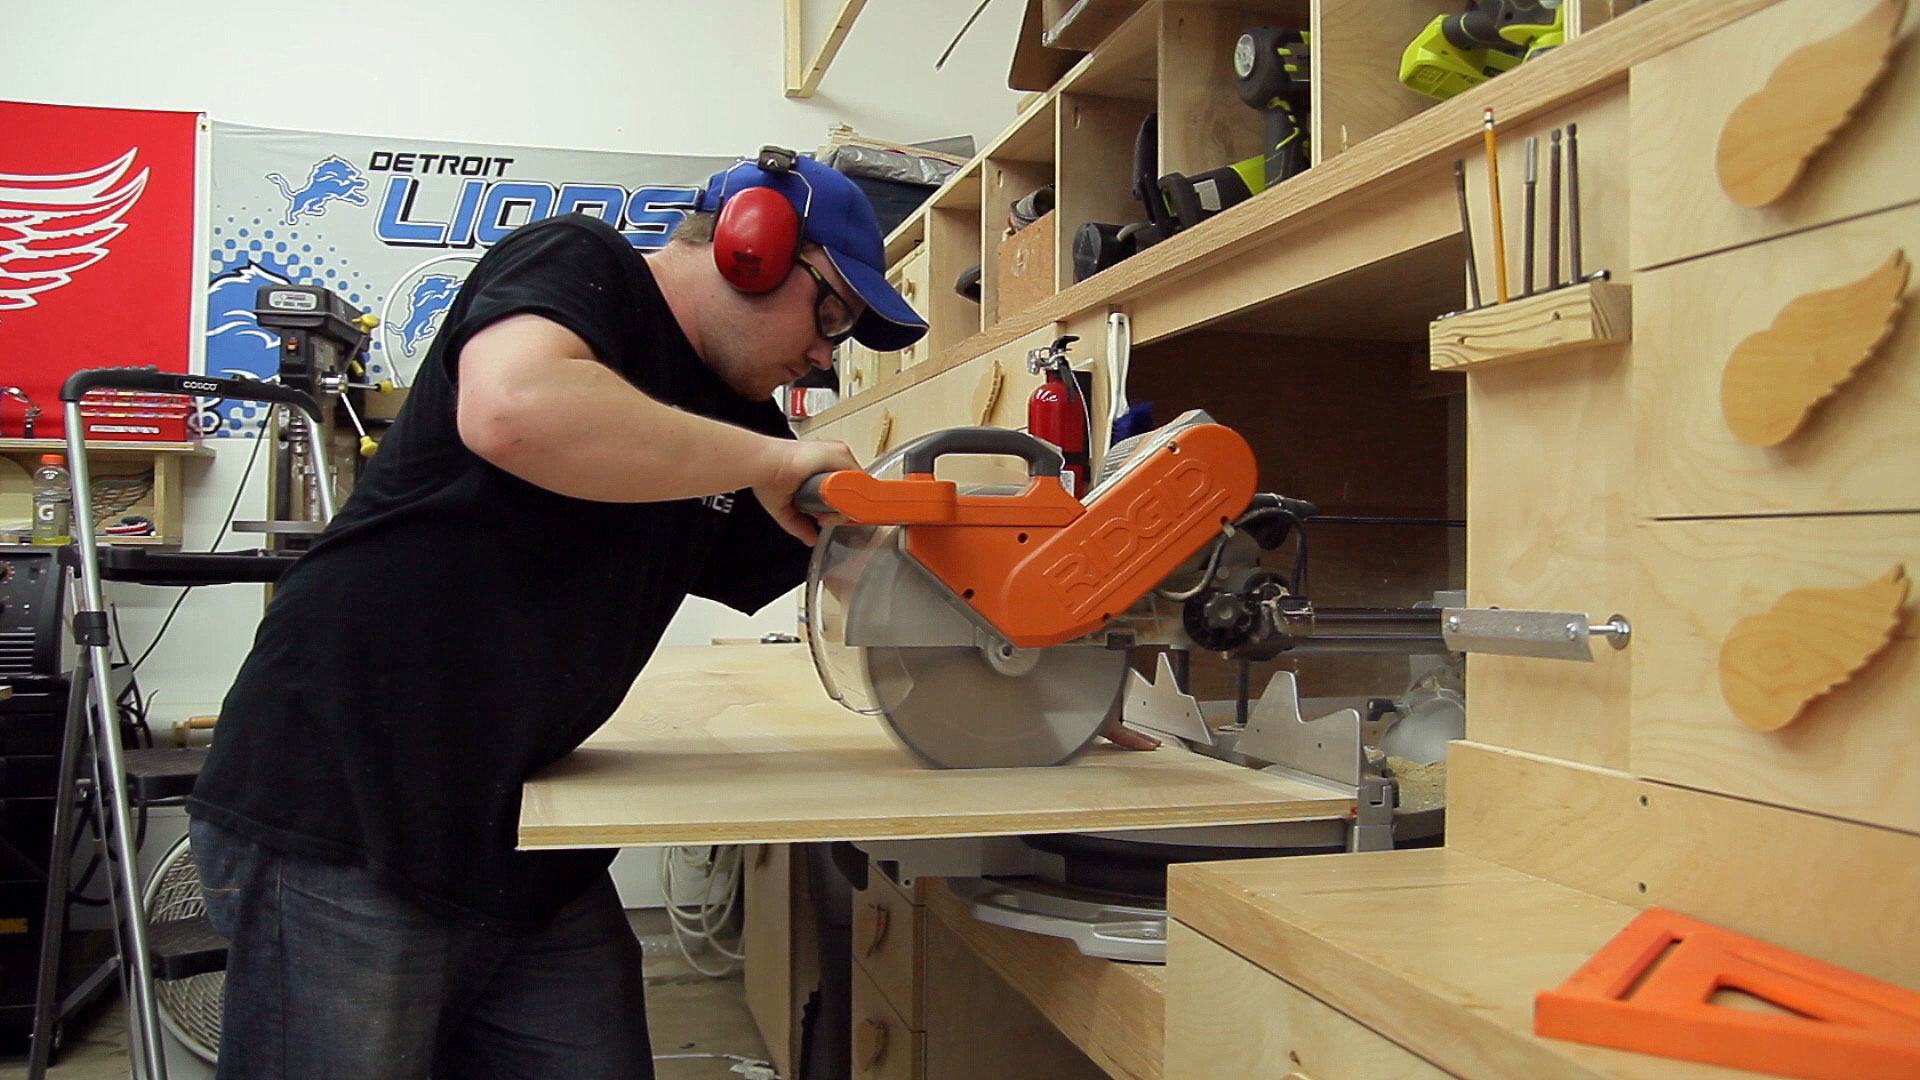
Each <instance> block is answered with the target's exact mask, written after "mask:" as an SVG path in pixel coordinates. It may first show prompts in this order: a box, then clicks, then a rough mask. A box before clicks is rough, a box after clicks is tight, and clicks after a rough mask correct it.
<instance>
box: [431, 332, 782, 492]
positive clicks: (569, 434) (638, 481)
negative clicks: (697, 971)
mask: <svg viewBox="0 0 1920 1080" xmlns="http://www.w3.org/2000/svg"><path fill="white" fill-rule="evenodd" d="M461 410H462V413H461V416H460V434H461V438H462V439H463V440H465V442H466V443H467V445H468V447H469V448H471V449H472V450H473V451H474V452H475V453H477V454H479V455H480V456H481V457H483V458H485V459H487V460H488V461H489V462H491V463H492V464H494V465H497V466H499V467H500V468H502V469H505V470H506V471H508V472H510V473H513V474H514V475H515V476H518V477H520V478H521V479H523V480H526V481H528V482H529V483H533V484H538V485H540V486H541V487H544V488H547V489H548V490H550V491H556V492H559V493H560V494H562V495H571V496H573V497H575V498H581V499H594V500H598V501H603V502H653V501H657V500H665V499H684V498H690V497H695V496H700V495H711V494H714V493H716V492H722V491H734V490H737V489H739V488H743V487H754V486H757V485H760V484H763V483H766V482H768V481H769V480H770V479H771V478H772V477H773V476H774V475H775V474H776V473H777V472H778V471H779V469H780V467H781V465H782V463H783V462H784V461H785V460H786V455H785V453H784V451H785V450H786V449H788V448H786V447H783V446H781V443H783V442H784V441H785V440H781V439H775V438H772V437H769V436H766V435H761V434H759V433H757V432H753V431H748V430H746V429H745V428H740V427H735V426H733V425H731V424H726V423H722V422H720V421H718V420H711V419H708V418H706V417H704V416H698V415H695V414H693V413H689V412H684V411H682V410H680V409H676V408H673V407H671V406H668V405H664V404H661V403H660V402H658V401H655V400H654V399H652V398H650V397H648V396H647V395H645V394H643V393H641V392H640V391H639V390H637V389H635V388H634V387H633V386H632V385H630V384H629V383H627V381H626V380H624V379H622V378H621V377H620V376H619V375H618V374H616V373H614V372H613V371H612V370H611V369H609V368H607V367H606V366H604V365H602V364H600V363H598V362H596V361H593V360H571V361H566V362H562V363H550V364H546V365H543V366H542V367H541V371H540V377H539V378H538V379H527V380H524V381H523V383H522V384H521V385H515V386H513V387H512V388H511V390H509V391H507V392H505V393H503V394H501V393H496V394H494V395H492V396H490V397H488V398H485V399H480V401H474V400H470V399H469V397H468V395H465V394H463V395H462V398H461ZM482 412H483V413H484V415H474V414H476V413H482Z"/></svg>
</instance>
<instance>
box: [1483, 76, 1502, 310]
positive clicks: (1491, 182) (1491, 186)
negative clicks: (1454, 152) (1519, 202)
mask: <svg viewBox="0 0 1920 1080" xmlns="http://www.w3.org/2000/svg"><path fill="white" fill-rule="evenodd" d="M1486 136H1487V196H1488V197H1489V198H1490V199H1492V200H1493V271H1494V272H1493V279H1494V282H1495V283H1496V284H1497V286H1498V291H1497V292H1496V293H1495V296H1497V297H1498V298H1499V302H1500V303H1502V304H1504V303H1506V302H1507V233H1506V230H1505V229H1504V228H1502V226H1501V222H1500V140H1499V138H1498V136H1496V135H1495V134H1494V131H1493V110H1492V109H1488V110H1487V112H1486Z"/></svg>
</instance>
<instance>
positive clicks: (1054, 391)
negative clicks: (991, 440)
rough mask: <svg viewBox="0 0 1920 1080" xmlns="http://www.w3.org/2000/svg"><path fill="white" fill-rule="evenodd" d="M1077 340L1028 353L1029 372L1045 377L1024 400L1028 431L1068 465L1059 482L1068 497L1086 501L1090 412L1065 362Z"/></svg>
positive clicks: (1061, 340) (1064, 339)
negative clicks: (1058, 450)
mask: <svg viewBox="0 0 1920 1080" xmlns="http://www.w3.org/2000/svg"><path fill="white" fill-rule="evenodd" d="M1078 340H1080V339H1079V338H1077V337H1075V336H1073V335H1071V334H1069V335H1067V336H1065V337H1062V338H1059V339H1058V340H1056V341H1055V342H1054V343H1053V344H1052V345H1049V346H1047V347H1046V348H1044V349H1035V350H1033V351H1032V352H1030V353H1028V354H1027V371H1028V373H1029V374H1036V375H1037V374H1040V373H1042V372H1044V373H1045V374H1046V381H1045V382H1042V383H1041V384H1040V385H1039V386H1037V387H1035V388H1034V390H1033V396H1031V397H1029V398H1027V432H1028V433H1029V434H1031V435H1033V436H1035V437H1036V438H1041V439H1045V440H1047V441H1048V442H1050V443H1052V444H1053V445H1055V446H1057V447H1059V448H1060V453H1061V455H1062V456H1063V457H1065V458H1066V462H1067V467H1066V468H1065V469H1064V470H1063V471H1062V472H1061V474H1060V482H1061V483H1062V484H1064V485H1066V488H1067V493H1068V494H1069V495H1072V496H1074V497H1075V498H1085V497H1086V494H1087V486H1088V480H1089V479H1090V476H1091V470H1090V468H1089V458H1088V456H1087V419H1088V417H1089V415H1091V413H1092V409H1091V407H1090V406H1089V405H1088V404H1087V396H1086V394H1084V393H1082V392H1081V390H1080V383H1079V382H1078V380H1076V379H1075V378H1074V377H1073V367H1072V365H1071V363H1070V362H1069V361H1068V359H1067V346H1068V345H1071V344H1073V343H1074V342H1076V341H1078Z"/></svg>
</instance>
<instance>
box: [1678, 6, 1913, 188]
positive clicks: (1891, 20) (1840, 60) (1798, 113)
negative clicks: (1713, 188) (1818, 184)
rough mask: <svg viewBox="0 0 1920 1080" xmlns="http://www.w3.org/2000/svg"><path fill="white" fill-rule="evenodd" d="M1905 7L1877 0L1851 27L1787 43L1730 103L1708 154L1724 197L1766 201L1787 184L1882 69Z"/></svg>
mask: <svg viewBox="0 0 1920 1080" xmlns="http://www.w3.org/2000/svg"><path fill="white" fill-rule="evenodd" d="M1906 9H1907V5H1906V0H1881V3H1880V4H1878V5H1876V6H1875V7H1874V9H1873V10H1872V11H1871V12H1869V13H1868V14H1867V17H1866V18H1864V19H1861V20H1860V21H1859V22H1857V23H1855V24H1854V25H1853V26H1852V27H1850V28H1848V29H1846V30H1843V31H1841V32H1840V33H1838V34H1835V35H1834V36H1832V37H1830V38H1825V39H1823V40H1821V41H1816V42H1814V43H1813V44H1811V45H1806V46H1803V47H1801V48H1799V49H1796V50H1794V51H1793V53H1791V54H1790V55H1788V57H1787V58H1786V59H1785V60H1782V61H1781V62H1780V64H1779V66H1778V67H1776V68H1774V69H1773V74H1772V75H1771V76H1769V77H1768V78H1767V84H1766V85H1765V86H1763V87H1761V88H1760V89H1759V91H1757V92H1756V93H1754V94H1752V95H1750V96H1749V97H1748V98H1747V99H1746V100H1745V101H1742V102H1741V103H1740V104H1739V105H1738V106H1736V107H1735V108H1734V110H1733V114H1732V115H1730V116H1728V117H1727V122H1726V125H1725V126H1724V127H1722V128H1721V129H1720V149H1719V154H1718V156H1717V159H1716V162H1715V164H1716V166H1717V168H1718V169H1719V174H1720V187H1721V189H1722V190H1724V191H1725V192H1726V193H1727V196H1728V197H1729V198H1731V199H1732V200H1733V201H1734V202H1736V203H1739V204H1740V205H1741V206H1749V207H1761V206H1769V205H1771V204H1773V203H1775V202H1777V201H1779V199H1780V198H1781V197H1782V196H1784V195H1785V194H1786V193H1787V192H1788V191H1790V190H1792V188H1793V185H1794V182H1795V181H1797V180H1798V179H1799V178H1800V174H1801V172H1802V171H1804V170H1805V169H1806V167H1807V162H1808V161H1811V160H1812V159H1813V155H1814V154H1815V153H1816V152H1818V151H1819V149H1820V148H1821V147H1822V146H1825V145H1826V144H1827V140H1828V139H1831V138H1832V137H1833V133H1834V132H1836V131H1838V130H1839V129H1840V125H1842V124H1844V123H1846V122H1847V117H1849V116H1851V115H1852V114H1853V111H1854V109H1856V108H1858V107H1859V105H1860V102H1861V101H1863V100H1864V99H1865V98H1866V96H1867V91H1868V90H1869V89H1871V88H1872V86H1873V84H1874V81H1875V80H1877V79H1878V78H1879V77H1880V73H1881V72H1882V71H1884V70H1885V69H1886V66H1887V54H1888V53H1889V52H1891V51H1892V49H1893V41H1894V34H1895V32H1896V31H1897V30H1899V28H1900V20H1901V18H1902V17H1903V16H1904V15H1905V14H1906Z"/></svg>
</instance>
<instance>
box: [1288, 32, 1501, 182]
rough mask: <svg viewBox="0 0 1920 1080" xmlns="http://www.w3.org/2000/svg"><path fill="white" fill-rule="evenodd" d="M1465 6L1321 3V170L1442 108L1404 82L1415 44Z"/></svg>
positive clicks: (1316, 158)
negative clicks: (1404, 62) (1406, 57)
mask: <svg viewBox="0 0 1920 1080" xmlns="http://www.w3.org/2000/svg"><path fill="white" fill-rule="evenodd" d="M1462 6H1463V5H1462V3H1461V0H1316V2H1315V3H1314V5H1313V21H1312V32H1313V48H1312V62H1313V119H1312V121H1311V122H1310V124H1309V131H1310V132H1311V134H1312V137H1313V163H1314V164H1315V165H1318V164H1320V163H1322V162H1325V161H1329V160H1331V159H1332V158H1334V157H1335V156H1337V155H1338V154H1340V153H1342V152H1343V151H1345V150H1347V149H1349V148H1351V147H1352V146H1354V145H1355V144H1356V143H1359V142H1361V141H1363V140H1366V139H1371V138H1373V137H1374V136H1375V135H1378V134H1380V133H1381V132H1383V131H1385V130H1387V129H1388V128H1391V127H1393V126H1394V125H1395V124H1398V123H1400V122H1401V121H1403V120H1406V119H1408V118H1409V117H1412V116H1417V115H1418V114H1420V113H1421V112H1424V111H1425V110H1427V109H1429V108H1431V107H1433V106H1435V105H1438V104H1439V101H1437V100H1435V99H1434V98H1430V97H1427V96H1426V95H1425V94H1421V93H1417V92H1415V91H1413V90H1409V89H1407V87H1406V86H1405V85H1404V84H1402V83H1401V82H1400V57H1401V54H1402V53H1404V52H1405V51H1406V48H1407V43H1408V42H1411V41H1412V40H1413V39H1414V36H1415V35H1417V34H1419V33H1420V31H1421V30H1422V29H1423V28H1424V27H1425V26H1426V25H1427V24H1428V23H1430V22H1432V21H1433V19H1434V16H1436V15H1445V14H1450V13H1456V12H1458V11H1460V10H1461V8H1462Z"/></svg>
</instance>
